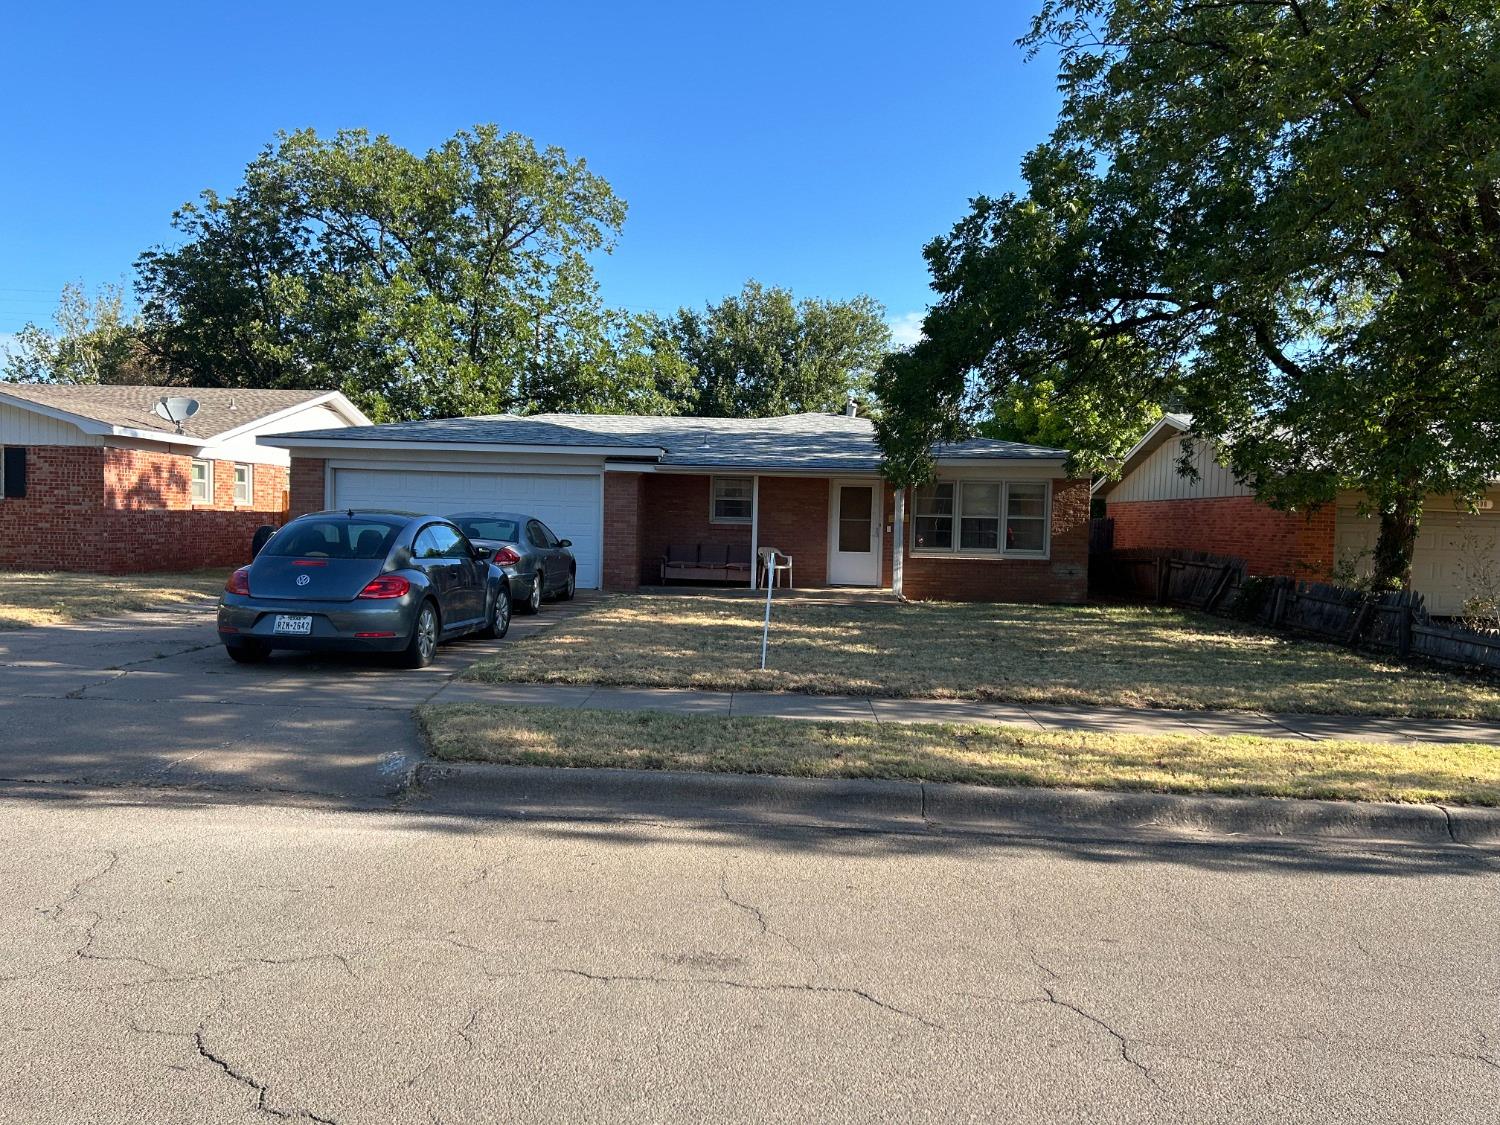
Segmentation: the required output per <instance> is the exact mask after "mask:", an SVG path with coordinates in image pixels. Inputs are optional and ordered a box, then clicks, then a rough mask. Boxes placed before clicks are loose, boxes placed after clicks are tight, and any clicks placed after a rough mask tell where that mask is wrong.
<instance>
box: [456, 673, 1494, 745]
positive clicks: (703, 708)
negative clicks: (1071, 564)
mask: <svg viewBox="0 0 1500 1125" xmlns="http://www.w3.org/2000/svg"><path fill="white" fill-rule="evenodd" d="M427 702H429V703H434V704H441V703H488V704H497V705H502V706H504V705H510V706H517V705H519V706H529V707H561V708H566V709H575V708H577V709H594V710H605V711H669V712H673V713H675V714H689V715H718V716H722V717H725V718H728V717H729V716H732V715H752V716H757V717H762V718H775V719H812V720H820V721H825V722H827V721H836V720H854V721H863V722H876V723H988V724H995V725H1003V726H1017V727H1025V728H1029V729H1031V730H1095V731H1113V732H1118V733H1123V734H1156V735H1161V734H1178V735H1190V734H1203V735H1234V734H1249V735H1259V736H1260V737H1263V738H1294V739H1308V740H1311V741H1321V740H1326V739H1340V740H1345V739H1347V740H1353V741H1360V742H1437V743H1442V742H1449V743H1451V742H1481V743H1493V744H1496V745H1500V724H1497V723H1493V722H1474V721H1469V720H1463V719H1413V718H1383V717H1378V716H1360V715H1271V714H1260V713H1256V712H1250V711H1167V710H1147V709H1138V710H1132V709H1127V708H1118V707H1049V706H1042V705H1035V704H1027V705H1025V706H1022V705H1020V704H1015V703H982V702H977V701H974V700H956V699H875V698H870V697H867V696H856V695H797V694H793V693H789V692H752V691H737V692H728V691H717V692H716V691H690V690H682V689H676V688H640V687H595V686H592V685H589V684H525V683H515V684H477V683H470V682H466V681H460V680H452V681H450V682H449V683H448V684H447V685H445V686H444V687H443V689H442V690H441V691H438V692H437V693H435V694H434V695H433V696H432V697H431V698H430V699H429V700H428V701H427Z"/></svg>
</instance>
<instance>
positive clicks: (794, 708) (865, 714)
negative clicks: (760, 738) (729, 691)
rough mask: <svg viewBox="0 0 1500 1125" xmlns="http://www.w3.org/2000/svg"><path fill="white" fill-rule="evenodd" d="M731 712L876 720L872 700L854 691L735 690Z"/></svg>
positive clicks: (755, 714) (753, 714) (776, 716)
mask: <svg viewBox="0 0 1500 1125" xmlns="http://www.w3.org/2000/svg"><path fill="white" fill-rule="evenodd" d="M730 713H731V714H733V715H747V716H758V717H764V718H769V719H813V720H825V721H836V720H840V719H856V720H863V721H864V722H874V721H875V712H874V711H873V710H872V709H871V707H870V701H869V700H868V699H863V698H860V697H858V696H851V695H791V694H782V693H780V692H748V691H747V692H739V691H737V692H735V693H734V702H733V704H732V705H731V708H730Z"/></svg>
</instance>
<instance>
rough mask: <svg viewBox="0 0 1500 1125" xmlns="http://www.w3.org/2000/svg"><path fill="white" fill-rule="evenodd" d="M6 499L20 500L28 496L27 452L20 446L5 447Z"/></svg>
mask: <svg viewBox="0 0 1500 1125" xmlns="http://www.w3.org/2000/svg"><path fill="white" fill-rule="evenodd" d="M3 476H4V479H5V498H6V499H7V500H20V499H22V498H23V497H24V496H25V495H26V450H25V449H24V448H22V447H21V446H18V445H7V446H6V447H5V471H4V473H3Z"/></svg>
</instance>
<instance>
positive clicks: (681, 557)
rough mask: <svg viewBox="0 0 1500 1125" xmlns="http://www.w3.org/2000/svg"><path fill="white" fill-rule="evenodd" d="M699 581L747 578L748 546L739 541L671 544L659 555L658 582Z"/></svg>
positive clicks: (732, 580)
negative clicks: (659, 580)
mask: <svg viewBox="0 0 1500 1125" xmlns="http://www.w3.org/2000/svg"><path fill="white" fill-rule="evenodd" d="M673 578H680V579H682V580H683V581H689V580H692V581H699V582H735V581H745V582H748V581H749V580H750V548H749V547H748V546H745V545H743V544H736V545H734V546H732V547H725V546H723V545H722V544H716V543H694V544H692V545H691V546H689V545H687V544H673V545H672V546H669V547H668V548H667V553H666V554H665V555H663V556H662V557H661V582H662V585H663V586H665V585H666V584H667V582H668V581H669V580H670V579H673Z"/></svg>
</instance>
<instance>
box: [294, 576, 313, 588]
mask: <svg viewBox="0 0 1500 1125" xmlns="http://www.w3.org/2000/svg"><path fill="white" fill-rule="evenodd" d="M311 581H312V575H311V574H299V575H297V585H299V586H306V585H307V584H308V583H309V582H311Z"/></svg>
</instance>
